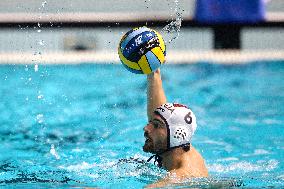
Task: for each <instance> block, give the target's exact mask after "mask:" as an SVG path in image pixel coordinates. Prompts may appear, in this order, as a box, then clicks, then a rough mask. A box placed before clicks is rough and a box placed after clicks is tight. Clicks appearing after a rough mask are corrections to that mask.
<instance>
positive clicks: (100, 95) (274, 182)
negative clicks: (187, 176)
mask: <svg viewBox="0 0 284 189" xmlns="http://www.w3.org/2000/svg"><path fill="white" fill-rule="evenodd" d="M162 74H163V81H164V89H165V91H166V94H167V98H168V101H171V102H180V103H184V104H187V105H189V107H191V109H192V110H193V111H194V112H195V114H196V116H197V119H198V128H197V132H196V134H195V136H194V137H193V142H192V144H193V145H194V146H195V148H196V149H197V150H199V152H200V153H201V154H202V155H203V157H204V158H205V159H206V163H207V166H208V169H209V173H210V178H207V179H192V180H187V181H184V182H183V183H178V184H177V185H175V186H174V187H178V188H183V187H187V188H188V187H195V188H210V187H211V186H215V188H222V187H223V188H229V187H230V186H231V187H233V188H236V187H242V188H270V187H272V188H283V187H284V162H283V159H284V132H283V126H284V84H283V81H284V62H283V61H274V62H255V63H249V64H245V65H218V64H210V63H198V64H191V65H189V64H181V65H170V64H168V65H164V66H163V67H162ZM146 122H147V117H146V77H145V76H144V75H135V74H132V73H130V72H128V71H126V70H125V69H124V68H123V67H122V66H121V65H115V64H81V65H39V67H38V69H37V68H36V67H35V66H34V65H26V66H25V65H23V66H19V65H1V66H0V126H1V127H0V146H1V147H0V187H4V186H6V187H7V188H11V187H16V188H17V187H19V188H23V187H24V188H33V187H37V188H69V187H76V188H77V187H78V188H80V187H99V188H142V187H144V186H146V185H147V184H150V183H153V182H155V181H157V180H158V179H161V178H163V176H164V175H165V173H166V171H165V170H163V169H159V168H157V167H156V166H155V165H153V162H150V163H147V162H145V160H147V158H148V157H149V156H150V154H147V153H144V152H143V151H142V146H143V144H144V137H143V130H142V129H143V127H144V125H145V124H146ZM224 184H225V186H224Z"/></svg>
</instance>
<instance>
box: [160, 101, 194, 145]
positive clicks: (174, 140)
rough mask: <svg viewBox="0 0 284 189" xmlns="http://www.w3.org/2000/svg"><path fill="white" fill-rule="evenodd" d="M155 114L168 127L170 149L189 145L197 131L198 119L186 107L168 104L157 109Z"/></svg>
mask: <svg viewBox="0 0 284 189" xmlns="http://www.w3.org/2000/svg"><path fill="white" fill-rule="evenodd" d="M154 113H155V114H157V115H159V116H160V117H161V118H162V120H163V121H164V122H165V124H166V126H167V135H168V137H167V141H168V144H167V145H168V149H172V148H176V147H180V146H183V145H188V144H190V143H191V138H192V136H193V134H194V132H195V130H196V127H197V124H196V117H195V115H194V113H193V112H192V111H191V110H190V109H189V108H188V107H187V106H185V105H182V104H178V103H166V104H163V105H161V106H160V107H158V108H156V109H155V111H154Z"/></svg>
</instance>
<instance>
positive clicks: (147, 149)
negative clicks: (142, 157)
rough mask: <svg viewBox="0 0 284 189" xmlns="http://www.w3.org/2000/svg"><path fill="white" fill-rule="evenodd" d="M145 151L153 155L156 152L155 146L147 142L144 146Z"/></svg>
mask: <svg viewBox="0 0 284 189" xmlns="http://www.w3.org/2000/svg"><path fill="white" fill-rule="evenodd" d="M143 151H144V152H150V153H152V152H153V151H154V148H153V145H152V144H150V143H149V142H145V144H144V146H143Z"/></svg>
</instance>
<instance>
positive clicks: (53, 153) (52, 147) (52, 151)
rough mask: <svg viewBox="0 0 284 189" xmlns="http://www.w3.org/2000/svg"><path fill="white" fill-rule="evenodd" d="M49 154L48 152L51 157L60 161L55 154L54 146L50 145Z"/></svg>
mask: <svg viewBox="0 0 284 189" xmlns="http://www.w3.org/2000/svg"><path fill="white" fill-rule="evenodd" d="M49 152H50V154H51V155H53V156H54V157H55V158H56V159H60V156H59V155H58V153H57V152H56V150H55V147H54V144H51V146H50V150H49Z"/></svg>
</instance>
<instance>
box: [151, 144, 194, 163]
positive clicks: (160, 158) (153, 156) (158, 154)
mask: <svg viewBox="0 0 284 189" xmlns="http://www.w3.org/2000/svg"><path fill="white" fill-rule="evenodd" d="M184 146H189V150H190V143H187V144H181V145H179V146H174V147H170V148H168V149H166V150H164V151H162V152H160V153H156V154H154V155H152V156H151V157H149V159H148V160H147V162H149V161H151V159H153V158H155V160H154V164H155V165H156V162H157V166H158V167H162V162H163V158H162V157H161V155H162V154H163V153H165V152H168V151H171V150H173V149H175V148H179V147H184Z"/></svg>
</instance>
